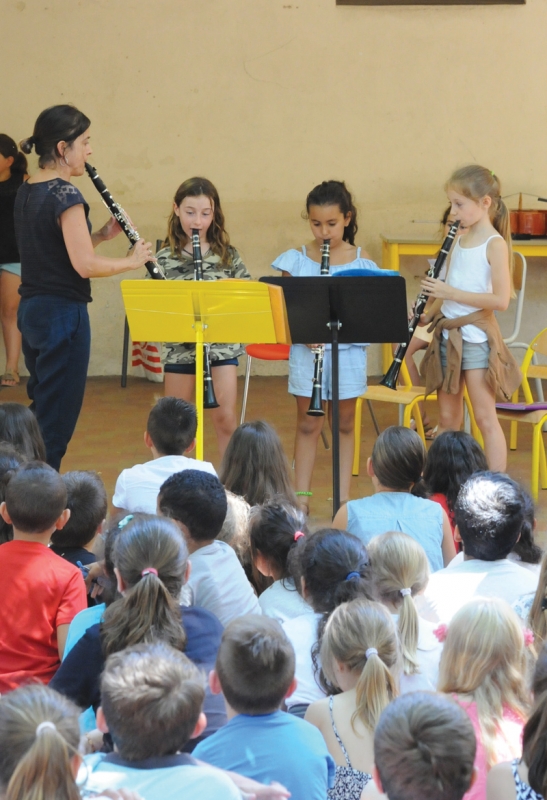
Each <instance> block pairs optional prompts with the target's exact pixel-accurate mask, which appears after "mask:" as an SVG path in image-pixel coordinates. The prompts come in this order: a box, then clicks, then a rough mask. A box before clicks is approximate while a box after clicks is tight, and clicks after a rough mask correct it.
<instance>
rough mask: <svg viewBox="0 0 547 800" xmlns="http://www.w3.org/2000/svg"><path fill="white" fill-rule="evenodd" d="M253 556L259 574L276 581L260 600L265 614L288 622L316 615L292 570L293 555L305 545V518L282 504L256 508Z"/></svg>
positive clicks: (253, 527) (253, 523) (252, 535)
mask: <svg viewBox="0 0 547 800" xmlns="http://www.w3.org/2000/svg"><path fill="white" fill-rule="evenodd" d="M249 529H250V536H251V555H252V559H253V564H254V566H255V567H256V569H257V570H258V572H259V573H260V574H261V575H263V576H264V577H266V578H273V583H272V584H271V586H268V588H267V589H266V590H265V591H263V592H262V594H261V595H260V596H259V598H258V602H259V603H260V607H261V608H262V613H263V614H266V616H268V617H273V618H274V619H277V620H278V621H279V622H285V621H286V620H288V619H293V617H298V616H300V615H301V614H306V613H313V612H312V609H311V606H309V605H308V604H307V603H306V601H305V600H304V599H303V597H302V595H301V594H300V592H299V591H298V587H297V586H295V583H294V580H293V578H292V577H291V574H290V570H289V558H290V557H291V553H292V552H293V551H294V550H296V548H298V547H302V546H303V545H304V540H305V538H306V533H307V529H306V525H305V521H304V514H303V512H301V511H298V510H297V509H295V508H291V507H290V506H286V505H284V504H282V503H281V502H272V503H266V504H265V505H263V506H255V507H254V508H253V509H252V511H251V519H250V526H249Z"/></svg>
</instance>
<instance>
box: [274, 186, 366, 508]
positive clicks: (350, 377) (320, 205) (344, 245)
mask: <svg viewBox="0 0 547 800" xmlns="http://www.w3.org/2000/svg"><path fill="white" fill-rule="evenodd" d="M306 212H307V219H308V221H309V224H310V228H311V231H312V234H313V240H312V241H311V242H310V243H309V244H308V245H304V246H302V249H301V250H287V252H286V253H282V254H281V255H280V256H279V257H278V258H277V259H276V260H275V261H274V263H273V264H272V266H273V268H274V269H277V270H280V271H281V273H282V275H284V276H293V277H316V276H318V275H320V263H321V254H322V253H321V246H322V244H323V242H324V241H325V240H328V241H329V242H330V274H331V275H336V273H337V272H340V271H341V270H346V269H362V268H368V269H371V268H372V269H378V267H377V266H376V265H375V264H374V262H372V261H371V260H370V259H369V257H368V255H367V253H365V252H364V251H361V248H360V247H356V246H355V235H356V233H357V210H356V208H355V205H354V203H353V198H352V196H351V194H350V192H349V191H348V189H347V188H346V185H345V184H344V183H343V182H342V181H323V183H321V184H319V185H318V186H316V187H315V188H314V189H312V191H311V192H310V193H309V195H308V197H307V199H306ZM379 271H380V270H379ZM310 347H311V346H307V345H302V344H295V345H293V346H292V347H291V353H290V358H289V392H290V393H291V394H293V395H294V396H295V398H296V441H295V451H294V459H295V484H296V494H297V495H298V496H299V498H300V502H301V505H302V507H303V508H304V509H305V510H306V511H309V499H310V497H311V496H312V492H311V482H312V473H313V465H314V462H315V455H316V452H317V441H318V439H319V436H320V434H321V429H322V426H323V417H321V416H309V415H308V414H307V411H308V407H309V403H310V397H311V393H312V383H313V372H314V369H313V361H314V356H313V353H312V351H311V349H310ZM365 347H366V345H363V344H341V345H339V350H340V373H339V374H340V497H341V500H342V502H346V501H347V500H349V494H350V482H351V466H352V460H353V442H354V420H355V401H356V399H357V397H359V396H360V395H361V394H363V392H365V391H366V387H367V359H366V350H365ZM322 399H323V400H324V401H329V400H331V399H332V384H331V351H330V346H329V345H327V346H326V348H325V358H324V364H323V379H322ZM328 413H329V418H330V413H331V409H330V403H329V409H328Z"/></svg>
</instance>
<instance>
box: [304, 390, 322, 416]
mask: <svg viewBox="0 0 547 800" xmlns="http://www.w3.org/2000/svg"><path fill="white" fill-rule="evenodd" d="M306 414H307V415H308V416H309V417H324V416H325V412H324V411H323V403H322V401H321V384H320V383H318V384H317V385H316V384H315V383H314V385H313V389H312V393H311V398H310V406H309V408H308V410H307V411H306Z"/></svg>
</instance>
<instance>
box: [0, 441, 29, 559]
mask: <svg viewBox="0 0 547 800" xmlns="http://www.w3.org/2000/svg"><path fill="white" fill-rule="evenodd" d="M25 461H26V459H25V457H24V456H22V455H21V453H19V451H18V450H16V449H15V447H14V446H13V445H12V444H8V443H7V442H0V503H3V502H4V500H5V499H6V485H7V483H8V481H9V479H10V478H11V476H12V475H13V474H14V473H15V472H17V470H18V469H19V467H20V466H21V464H24V463H25ZM12 539H13V525H8V523H7V522H4V520H3V519H2V517H0V544H4V542H11V540H12Z"/></svg>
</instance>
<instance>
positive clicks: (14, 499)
mask: <svg viewBox="0 0 547 800" xmlns="http://www.w3.org/2000/svg"><path fill="white" fill-rule="evenodd" d="M5 497H6V499H5V502H3V503H2V504H0V514H1V515H2V518H3V519H4V521H5V522H6V523H8V524H12V525H13V541H11V542H6V543H5V544H2V545H0V575H1V576H2V580H0V608H1V609H2V623H1V625H0V693H4V692H8V691H10V690H12V689H15V688H16V687H17V686H20V685H22V684H25V683H31V682H33V681H36V680H39V681H41V682H42V683H49V681H50V680H51V678H52V677H53V675H54V674H55V672H56V670H57V668H58V666H59V664H60V661H61V658H62V655H63V650H64V646H65V641H66V635H67V632H68V626H69V624H70V622H71V621H72V619H73V617H74V616H75V615H76V614H77V613H78V612H79V611H82V610H83V609H84V608H87V599H86V589H85V584H84V581H83V578H82V575H81V573H80V570H79V569H78V568H77V567H75V566H74V565H73V564H69V563H68V562H67V561H65V560H64V559H62V558H61V557H60V556H57V555H55V553H54V552H53V551H52V550H50V549H49V547H48V544H49V540H50V537H51V534H52V533H53V531H55V530H60V529H61V528H62V527H63V525H65V524H66V523H67V521H68V518H69V516H70V511H69V510H68V509H67V508H66V488H65V485H64V483H63V480H62V478H61V476H60V475H59V474H58V473H57V472H55V470H54V469H52V468H51V467H48V466H47V464H42V463H41V462H38V461H31V462H30V463H28V464H25V465H24V466H23V467H21V469H20V470H19V471H18V472H16V473H15V474H14V475H13V476H12V478H11V479H10V481H9V483H8V485H7V487H6V494H5Z"/></svg>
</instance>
